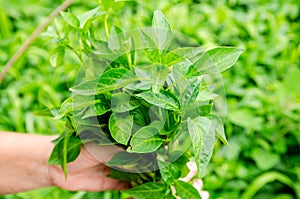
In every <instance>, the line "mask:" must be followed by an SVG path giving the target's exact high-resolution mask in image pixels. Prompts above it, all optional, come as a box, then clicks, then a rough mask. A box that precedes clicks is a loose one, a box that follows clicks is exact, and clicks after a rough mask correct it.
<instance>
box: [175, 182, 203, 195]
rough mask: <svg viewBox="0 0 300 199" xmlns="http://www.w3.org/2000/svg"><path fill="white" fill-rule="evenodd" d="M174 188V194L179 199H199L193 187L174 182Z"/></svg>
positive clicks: (185, 183) (184, 183)
mask: <svg viewBox="0 0 300 199" xmlns="http://www.w3.org/2000/svg"><path fill="white" fill-rule="evenodd" d="M174 187H175V189H176V194H177V195H179V196H180V198H188V199H200V198H201V197H200V194H199V192H198V191H197V189H195V188H194V187H193V185H191V184H189V183H187V182H183V181H181V180H175V182H174Z"/></svg>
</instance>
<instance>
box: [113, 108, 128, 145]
mask: <svg viewBox="0 0 300 199" xmlns="http://www.w3.org/2000/svg"><path fill="white" fill-rule="evenodd" d="M132 126H133V120H132V117H131V116H130V115H129V113H124V114H121V113H113V114H111V116H110V118H109V130H110V133H111V135H112V137H113V138H114V139H115V140H116V141H117V142H118V143H121V144H124V145H127V143H128V141H129V139H130V136H131V131H132Z"/></svg>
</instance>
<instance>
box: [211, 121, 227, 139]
mask: <svg viewBox="0 0 300 199" xmlns="http://www.w3.org/2000/svg"><path fill="white" fill-rule="evenodd" d="M210 119H211V120H212V124H213V127H214V129H215V133H216V135H217V137H218V138H219V139H220V140H221V141H222V142H223V143H224V144H226V145H229V144H228V141H227V139H226V135H225V131H224V125H223V122H222V119H221V118H220V117H219V116H217V115H211V116H210Z"/></svg>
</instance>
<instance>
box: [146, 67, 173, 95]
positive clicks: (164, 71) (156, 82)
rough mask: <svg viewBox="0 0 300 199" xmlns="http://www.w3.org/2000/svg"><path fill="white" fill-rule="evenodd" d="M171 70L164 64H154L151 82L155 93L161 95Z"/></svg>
mask: <svg viewBox="0 0 300 199" xmlns="http://www.w3.org/2000/svg"><path fill="white" fill-rule="evenodd" d="M168 74H169V68H168V67H167V66H165V65H162V64H153V65H152V66H151V71H150V80H151V84H152V91H153V93H155V94H157V93H159V91H160V89H161V88H162V87H163V86H164V84H165V81H166V79H167V76H168Z"/></svg>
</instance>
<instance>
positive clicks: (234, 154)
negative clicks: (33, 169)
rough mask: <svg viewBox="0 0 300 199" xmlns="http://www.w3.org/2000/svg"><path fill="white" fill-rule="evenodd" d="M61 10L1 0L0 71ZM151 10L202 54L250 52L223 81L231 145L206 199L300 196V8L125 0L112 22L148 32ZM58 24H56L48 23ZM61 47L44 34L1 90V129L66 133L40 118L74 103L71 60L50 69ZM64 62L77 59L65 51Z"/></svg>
mask: <svg viewBox="0 0 300 199" xmlns="http://www.w3.org/2000/svg"><path fill="white" fill-rule="evenodd" d="M60 3H62V1H50V0H40V1H36V0H22V1H20V0H13V1H4V0H0V71H2V69H3V66H4V65H5V63H6V62H7V61H8V60H9V58H10V57H11V56H12V55H13V54H14V52H15V51H16V50H17V49H18V48H19V47H20V46H21V44H22V43H23V42H24V41H25V40H26V39H27V38H28V37H29V36H30V34H31V33H32V31H33V30H34V29H35V28H36V27H37V26H38V24H39V23H41V21H43V20H44V19H45V18H46V17H47V15H48V14H49V13H50V12H51V11H52V10H54V9H55V8H56V7H57V6H58V5H59V4H60ZM97 5H98V3H97V2H96V1H87V0H83V1H75V2H74V3H73V5H72V6H71V7H70V8H69V10H70V11H71V12H72V13H73V14H75V15H78V14H82V13H83V12H86V11H88V10H90V9H92V8H94V7H96V6H97ZM155 9H161V10H162V11H163V13H164V14H165V15H166V17H167V18H168V19H169V21H170V23H171V24H172V25H173V29H174V30H177V31H179V32H182V33H184V34H186V35H188V36H190V37H192V38H194V39H195V40H197V41H198V43H199V44H200V45H201V46H204V47H212V46H219V45H226V46H227V45H228V46H237V47H242V48H244V49H245V52H244V53H243V54H242V56H241V57H240V59H239V60H238V62H237V64H235V66H234V67H233V68H232V69H230V70H229V71H227V72H225V73H224V74H223V81H224V86H225V89H226V95H227V117H226V124H225V125H226V126H225V129H226V134H227V137H228V140H229V143H230V146H229V147H227V146H224V145H222V144H220V143H219V142H218V143H217V144H216V147H215V152H214V156H213V159H212V162H211V163H210V166H209V171H208V174H207V176H206V177H205V178H204V179H203V180H204V189H205V190H207V191H208V192H209V193H210V198H212V199H221V198H224V199H227V198H230V199H235V198H237V199H239V198H243V199H248V198H255V199H260V198H261V199H268V198H271V199H293V198H300V1H299V0H272V1H271V0H269V1H268V0H218V1H213V0H211V1H209V0H206V1H205V0H203V1H201V0H181V1H179V0H163V1H158V0H157V1H153V0H151V1H150V0H139V1H128V2H125V3H124V5H123V7H122V9H120V10H119V11H118V12H117V13H115V14H114V15H111V18H110V19H109V22H111V23H112V22H113V23H114V24H117V25H118V26H120V27H121V28H122V29H123V30H128V29H132V28H137V27H144V26H149V25H150V24H151V18H152V13H153V11H154V10H155ZM61 20H62V19H61V17H60V16H59V17H56V19H55V20H54V21H53V22H52V24H51V25H54V24H59V23H60V21H61ZM95 24H96V25H95V26H94V27H95V31H99V32H100V35H101V34H104V33H103V20H102V18H101V17H100V18H98V19H97V22H95ZM59 42H60V41H58V40H53V39H51V38H50V37H49V35H47V34H46V33H43V34H41V35H40V36H39V37H38V38H37V39H36V40H35V41H34V43H33V44H32V45H31V46H30V47H29V48H28V49H27V51H26V53H24V54H23V55H22V57H21V58H20V59H19V60H18V61H17V63H16V64H15V65H14V66H13V68H12V69H11V70H10V71H9V73H8V75H6V77H5V79H4V81H3V82H2V83H1V84H0V129H1V130H7V131H18V132H26V133H38V134H58V133H59V132H61V131H62V130H63V123H62V122H59V121H56V120H53V118H51V117H41V116H38V114H37V112H41V111H42V110H44V109H45V108H47V107H59V106H60V104H61V102H62V101H63V100H64V99H65V98H67V97H68V96H69V95H70V92H69V91H68V88H69V87H71V86H72V84H73V82H74V78H75V76H76V72H77V70H78V69H79V66H80V64H79V60H77V59H76V58H74V57H73V58H72V59H68V60H69V61H65V62H64V64H62V65H59V66H56V67H54V66H52V65H55V64H53V63H52V65H51V63H50V60H53V52H54V51H55V50H54V48H55V47H56V46H57V44H58V43H59ZM66 56H70V57H72V55H71V53H69V54H68V52H66ZM0 139H1V138H0ZM0 180H1V179H0ZM117 195H118V193H115V192H105V193H85V192H68V191H63V190H60V189H58V188H45V189H40V190H36V191H31V192H25V193H19V194H15V195H6V196H0V199H14V198H17V199H19V198H20V199H21V198H24V199H42V198H53V199H54V198H55V199H56V198H64V199H67V198H70V199H83V198H104V199H109V198H116V197H117Z"/></svg>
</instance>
